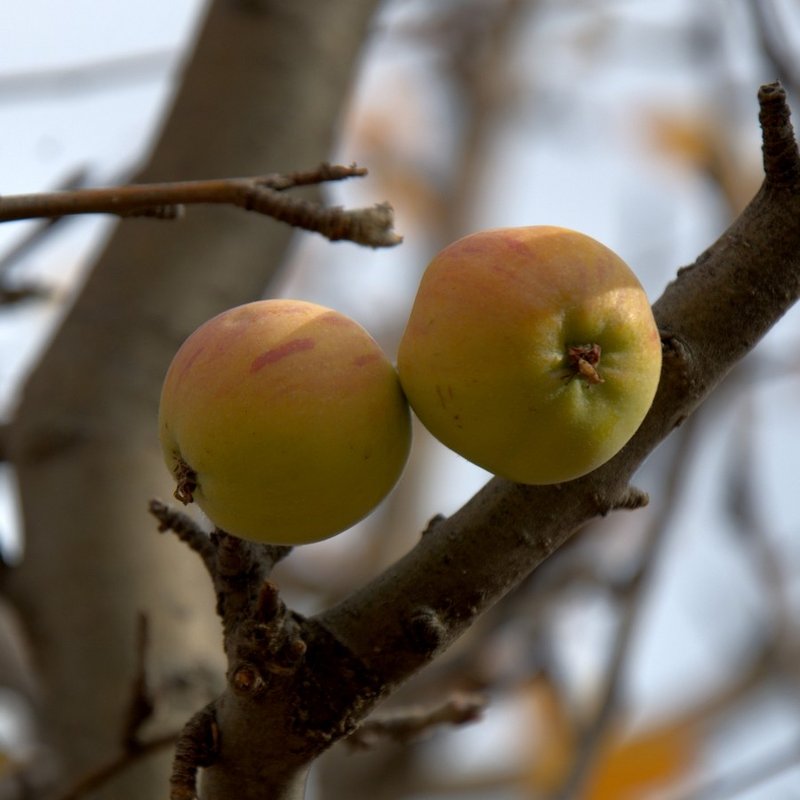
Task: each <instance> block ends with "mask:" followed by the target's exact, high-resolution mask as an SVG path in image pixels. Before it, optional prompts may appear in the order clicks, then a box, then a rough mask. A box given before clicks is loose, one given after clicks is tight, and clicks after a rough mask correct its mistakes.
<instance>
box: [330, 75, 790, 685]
mask: <svg viewBox="0 0 800 800" xmlns="http://www.w3.org/2000/svg"><path fill="white" fill-rule="evenodd" d="M759 102H760V104H761V124H762V128H763V133H764V167H765V173H766V176H765V180H764V184H763V186H762V188H761V190H760V191H759V193H758V194H757V195H756V197H755V198H754V199H753V201H752V202H751V204H750V205H749V206H748V208H747V209H746V210H745V211H744V212H743V213H742V215H741V216H740V217H739V219H738V220H737V221H736V222H734V224H733V225H732V226H731V227H730V228H729V229H728V230H727V231H726V232H725V233H724V234H723V235H722V236H721V237H720V239H719V240H718V241H717V242H716V243H715V244H714V245H713V246H712V247H711V248H709V249H708V250H707V251H706V252H705V253H703V254H702V255H701V256H700V257H699V258H698V259H697V261H696V262H695V264H694V265H692V266H691V267H689V268H685V269H683V270H681V271H680V273H679V275H678V278H677V279H676V280H675V281H673V283H671V284H670V285H669V286H668V287H667V289H666V290H665V292H664V294H663V296H662V297H661V298H660V299H659V300H658V301H657V302H656V303H655V305H654V313H655V315H656V319H657V321H658V324H659V328H660V329H661V331H662V339H663V346H664V363H663V370H662V377H661V382H660V385H659V390H658V393H657V395H656V398H655V400H654V403H653V406H652V408H651V410H650V412H649V414H648V416H647V418H646V419H645V421H644V423H643V424H642V426H641V427H640V429H639V431H638V432H637V434H636V435H635V436H634V438H633V439H632V440H631V441H630V442H629V443H628V445H627V446H626V447H625V448H624V449H623V450H622V451H621V452H620V453H619V454H618V455H617V456H616V457H615V458H614V459H612V460H611V461H610V462H608V463H607V464H605V465H604V466H602V467H601V468H600V469H598V470H596V471H595V472H593V473H592V474H590V475H587V476H585V477H583V478H580V479H578V480H575V481H570V482H569V483H564V484H559V485H554V486H522V485H517V484H513V483H510V482H508V481H505V480H502V479H499V478H494V479H493V480H491V481H490V482H489V483H488V484H487V485H486V486H485V487H484V488H483V489H482V490H481V491H480V492H479V493H478V494H477V495H476V496H475V497H474V498H473V499H472V500H470V501H469V502H468V503H467V504H466V505H465V506H464V507H463V508H462V509H460V510H459V511H457V512H456V513H455V514H454V515H453V516H452V517H450V518H449V519H447V520H444V521H442V522H440V523H439V524H438V525H436V526H435V527H434V528H433V530H431V531H429V532H428V533H427V535H426V536H424V537H423V538H422V539H421V540H420V542H419V543H418V544H417V546H416V547H415V548H414V549H413V550H412V551H411V552H409V553H408V554H407V555H406V556H405V557H404V558H403V559H402V560H400V561H399V562H397V563H396V564H395V565H394V566H392V567H391V568H390V569H389V570H388V571H387V572H386V573H384V574H383V575H381V576H379V577H378V578H377V579H375V580H374V581H373V582H371V583H370V584H368V585H367V586H365V587H363V588H362V589H361V590H360V591H358V592H356V593H354V594H353V595H351V596H350V597H348V598H346V599H345V600H344V601H343V602H342V603H340V604H339V605H338V606H336V607H334V608H331V609H329V610H328V611H326V612H324V613H322V614H321V615H319V617H318V618H317V619H318V621H319V623H320V624H322V625H324V626H325V627H326V628H327V629H328V630H330V631H331V632H333V633H334V634H335V635H336V637H337V638H338V639H339V640H340V641H341V642H342V643H344V644H345V645H346V646H347V648H348V649H349V650H350V651H351V652H352V653H353V654H354V655H356V656H357V657H358V658H359V659H360V660H361V661H362V662H363V663H364V665H365V666H366V667H367V668H368V669H369V670H370V671H371V672H372V673H374V674H375V675H376V676H377V677H378V679H379V680H380V681H381V683H382V694H386V693H389V692H390V691H391V690H392V689H393V688H394V687H395V686H397V685H398V684H399V683H401V682H402V681H404V680H406V679H407V678H408V677H409V676H410V675H411V674H413V673H414V672H415V671H417V670H418V669H419V668H421V667H422V666H423V665H425V664H427V663H428V662H429V661H430V660H431V659H433V658H434V657H435V656H436V655H437V654H438V653H440V652H441V651H442V650H443V649H444V648H446V647H447V646H448V645H449V644H450V643H451V642H452V641H453V640H454V639H455V638H456V637H457V636H459V635H460V634H461V633H463V632H464V631H465V630H466V629H467V627H468V626H469V625H470V624H472V622H473V620H474V619H475V617H476V616H477V615H478V614H480V613H481V612H483V611H484V610H486V609H487V608H488V607H489V606H490V605H492V604H493V603H494V602H496V601H497V600H498V599H499V598H500V597H502V596H503V595H504V594H505V593H506V592H507V591H508V590H509V589H510V588H512V587H513V586H514V585H516V584H517V583H519V581H520V580H522V579H523V578H524V577H525V576H526V575H527V574H528V573H530V572H531V571H532V570H533V569H534V568H535V567H536V566H537V565H538V564H539V563H540V562H541V561H543V560H544V559H545V558H546V557H547V556H548V555H550V554H551V553H552V552H553V551H554V550H556V549H557V548H558V547H560V546H561V545H562V544H563V543H564V542H565V541H566V540H567V539H568V538H569V537H570V536H571V535H572V534H573V533H574V532H575V531H576V530H577V529H578V528H579V527H581V526H582V525H583V524H585V523H586V522H587V521H588V520H589V519H591V518H593V517H595V516H597V515H598V514H603V513H606V512H607V511H609V510H611V509H612V508H615V507H619V506H621V505H622V506H624V505H626V503H625V502H623V498H625V497H627V496H628V495H629V492H630V490H629V488H628V481H629V480H630V477H631V476H632V475H633V473H634V471H635V470H636V469H637V467H638V466H639V465H640V464H641V462H642V461H643V460H644V459H645V458H646V457H647V455H648V454H649V453H650V452H651V451H652V450H653V449H654V448H655V447H656V446H657V445H658V443H659V442H661V440H662V439H664V438H665V437H666V436H667V435H668V434H669V433H670V432H671V431H672V430H673V429H674V428H675V427H676V426H677V425H679V424H680V423H681V422H682V421H683V420H684V419H686V418H687V417H688V416H689V414H691V413H692V411H693V410H694V409H695V408H696V406H697V405H698V404H699V403H700V402H701V401H702V400H703V398H704V397H705V396H706V395H707V394H708V393H709V392H710V391H712V389H713V388H714V387H715V386H716V385H717V383H718V382H719V381H720V380H721V379H722V377H723V376H724V375H725V374H726V373H727V371H728V370H729V369H730V368H731V367H732V366H733V364H735V363H736V362H737V361H738V360H740V359H741V358H742V357H743V356H744V355H745V354H746V353H747V352H748V351H749V350H750V349H752V347H753V346H754V345H755V344H756V343H757V342H758V341H759V339H760V338H761V337H763V336H764V334H765V333H766V332H767V331H768V330H769V329H770V328H771V327H772V325H773V324H774V323H775V322H776V321H777V320H778V319H779V318H780V317H781V316H782V315H783V314H784V313H785V312H786V310H787V309H788V308H789V307H790V306H791V305H792V304H793V303H794V302H795V301H796V300H797V298H798V294H800V225H798V220H799V219H800V191H799V190H800V179H799V178H798V176H800V157H798V152H797V145H796V142H795V141H794V135H793V132H792V129H791V126H790V124H789V121H788V115H789V112H788V108H787V107H786V97H785V93H784V91H783V90H782V88H781V87H780V86H779V85H777V84H771V85H768V86H764V87H762V89H761V91H760V92H759ZM422 623H424V625H423V624H422ZM421 634H422V635H421Z"/></svg>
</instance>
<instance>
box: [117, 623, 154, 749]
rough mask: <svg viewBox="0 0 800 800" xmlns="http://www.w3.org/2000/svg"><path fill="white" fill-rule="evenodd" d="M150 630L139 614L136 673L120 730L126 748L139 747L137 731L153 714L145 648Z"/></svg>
mask: <svg viewBox="0 0 800 800" xmlns="http://www.w3.org/2000/svg"><path fill="white" fill-rule="evenodd" d="M149 634H150V631H149V624H148V619H147V616H146V615H145V614H139V619H138V620H137V624H136V673H135V675H134V677H133V687H132V689H133V690H132V692H131V701H130V704H129V706H128V713H127V715H126V719H125V725H124V727H123V731H122V744H123V746H124V747H125V749H126V750H128V751H130V750H136V749H138V748H139V747H141V745H142V743H141V739H140V737H139V733H140V731H141V728H142V725H144V723H145V722H147V720H148V719H150V717H152V716H153V710H154V708H155V705H154V702H153V695H152V693H151V692H150V687H149V686H148V681H147V649H148V646H149V639H150V635H149Z"/></svg>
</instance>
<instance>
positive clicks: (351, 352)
mask: <svg viewBox="0 0 800 800" xmlns="http://www.w3.org/2000/svg"><path fill="white" fill-rule="evenodd" d="M410 431H411V428H410V412H409V409H408V404H407V402H406V400H405V397H404V396H403V393H402V390H401V388H400V383H399V381H398V378H397V372H396V370H395V369H394V367H393V366H392V364H391V363H390V362H389V361H388V359H387V358H386V356H385V354H384V353H383V351H382V350H381V349H380V347H379V345H378V344H377V342H375V340H374V339H373V338H372V337H371V336H370V335H369V333H367V331H365V330H364V329H363V328H362V327H361V326H360V325H359V324H358V323H356V322H354V321H353V320H351V319H349V318H348V317H346V316H344V315H343V314H340V313H339V312H337V311H334V310H332V309H329V308H325V307H323V306H319V305H316V304H314V303H308V302H303V301H298V300H263V301H259V302H254V303H248V304H246V305H242V306H238V307H236V308H233V309H230V310H228V311H225V312H223V313H222V314H219V315H218V316H216V317H214V318H213V319H211V320H209V321H208V322H206V323H205V324H203V325H201V326H200V327H199V328H198V329H197V330H196V331H195V332H194V333H193V334H192V335H191V336H189V338H188V339H187V340H186V341H185V342H184V343H183V345H182V346H181V347H180V349H179V350H178V352H177V353H176V355H175V357H174V359H173V361H172V364H171V365H170V367H169V370H168V371H167V374H166V377H165V379H164V385H163V388H162V392H161V403H160V408H159V433H160V440H161V445H162V449H163V452H164V458H165V460H166V463H167V467H168V468H169V469H170V471H171V472H172V473H173V475H174V476H175V477H176V479H177V480H178V482H179V485H178V490H176V497H178V498H179V499H182V500H183V501H184V502H188V501H189V500H192V499H194V500H195V501H196V502H197V504H198V505H199V506H200V508H201V509H202V510H203V511H204V512H205V513H206V515H207V516H208V517H209V518H210V519H211V521H212V522H213V523H214V524H215V525H216V526H217V527H219V528H221V529H223V530H225V531H226V532H227V533H231V534H234V535H236V536H238V537H241V538H244V539H250V540H252V541H259V542H268V543H273V544H301V543H306V542H312V541H317V540H320V539H324V538H327V537H329V536H333V535H334V534H336V533H339V532H340V531H342V530H344V529H346V528H349V527H350V526H351V525H353V524H355V523H356V522H358V520H360V519H362V518H363V517H364V516H366V515H367V514H368V513H369V512H370V511H371V510H372V509H373V508H374V507H375V506H376V505H377V504H378V503H379V502H380V501H381V500H382V499H383V498H384V496H385V495H386V494H387V493H388V492H389V490H390V489H391V488H392V487H393V486H394V484H395V483H396V481H397V479H398V478H399V476H400V473H401V472H402V470H403V467H404V465H405V462H406V459H407V457H408V452H409V447H410V441H411V439H410V437H411V432H410Z"/></svg>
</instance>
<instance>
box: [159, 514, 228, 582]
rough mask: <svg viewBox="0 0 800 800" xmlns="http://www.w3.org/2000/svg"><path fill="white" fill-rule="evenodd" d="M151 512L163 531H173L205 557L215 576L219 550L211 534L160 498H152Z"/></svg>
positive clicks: (207, 566)
mask: <svg viewBox="0 0 800 800" xmlns="http://www.w3.org/2000/svg"><path fill="white" fill-rule="evenodd" d="M149 510H150V513H151V514H152V515H153V516H154V517H155V518H156V519H157V520H158V529H159V531H161V532H164V531H172V532H173V533H175V534H176V535H177V537H178V538H179V539H180V540H181V541H182V542H184V543H186V544H188V545H189V547H190V548H191V549H192V550H194V551H195V553H197V554H198V555H199V556H200V558H202V559H203V563H204V564H205V566H206V569H207V570H208V572H209V574H210V575H211V576H212V577H213V576H214V575H215V574H216V569H217V566H216V565H217V551H216V548H215V547H214V545H213V543H212V542H211V539H210V538H209V535H208V534H207V533H206V532H205V531H204V530H202V529H201V528H200V527H199V526H198V525H197V523H196V522H195V521H194V520H193V519H192V518H191V517H190V516H188V515H187V514H183V513H181V512H180V511H175V510H174V509H172V508H170V507H169V506H168V505H166V504H164V503H162V502H161V501H160V500H151V501H150V505H149Z"/></svg>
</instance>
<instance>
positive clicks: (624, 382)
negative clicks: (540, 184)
mask: <svg viewBox="0 0 800 800" xmlns="http://www.w3.org/2000/svg"><path fill="white" fill-rule="evenodd" d="M397 366H398V371H399V374H400V382H401V384H402V386H403V389H404V391H405V393H406V396H407V397H408V400H409V402H410V404H411V407H412V408H413V410H414V412H415V413H416V414H417V416H418V417H419V419H420V420H421V421H422V423H423V424H424V425H425V427H427V428H428V430H429V431H430V432H431V433H432V434H433V435H434V436H435V437H436V438H437V439H439V440H440V441H441V442H443V443H444V444H445V445H447V446H448V447H449V448H451V449H452V450H454V451H456V452H457V453H460V454H461V455H462V456H464V457H465V458H467V459H469V460H470V461H472V462H474V463H475V464H478V465H479V466H481V467H483V468H485V469H487V470H489V471H490V472H493V473H495V474H497V475H500V476H502V477H505V478H508V479H510V480H513V481H516V482H519V483H527V484H550V483H560V482H562V481H567V480H571V479H573V478H577V477H579V476H581V475H584V474H586V473H588V472H590V471H591V470H593V469H595V468H596V467H598V466H600V465H601V464H603V463H604V462H606V461H608V459H610V458H611V457H612V456H613V455H615V454H616V453H617V452H618V451H619V450H620V449H621V448H622V447H623V446H624V445H625V443H626V442H627V441H628V440H629V439H630V438H631V436H632V435H633V434H634V432H635V431H636V429H637V428H638V427H639V425H640V423H641V422H642V420H643V419H644V416H645V414H646V413H647V411H648V409H649V408H650V405H651V403H652V401H653V397H654V395H655V392H656V387H657V386H658V381H659V377H660V374H661V342H660V337H659V333H658V329H657V327H656V323H655V320H654V319H653V314H652V311H651V309H650V304H649V302H648V300H647V297H646V295H645V292H644V290H643V288H642V286H641V284H640V283H639V281H638V280H637V278H636V276H635V275H634V274H633V272H632V271H631V270H630V268H629V267H628V266H627V265H626V264H625V263H624V262H623V261H622V259H620V258H619V257H618V256H617V255H616V254H615V253H613V252H612V251H611V250H609V249H608V248H607V247H605V246H604V245H602V244H600V243H599V242H597V241H595V240H594V239H592V238H590V237H588V236H585V235H583V234H581V233H577V232H576V231H572V230H567V229H565V228H557V227H550V226H531V227H522V228H499V229H495V230H488V231H484V232H481V233H475V234H472V235H470V236H466V237H464V238H462V239H459V240H458V241H456V242H454V243H453V244H451V245H449V246H448V247H446V248H445V249H444V250H442V251H441V252H440V253H439V254H438V255H437V256H436V257H435V258H434V259H433V261H432V262H431V263H430V264H429V265H428V267H427V269H426V271H425V273H424V275H423V277H422V280H421V282H420V286H419V290H418V292H417V296H416V299H415V301H414V305H413V308H412V311H411V314H410V317H409V320H408V324H407V326H406V329H405V332H404V334H403V337H402V339H401V343H400V346H399V351H398V360H397Z"/></svg>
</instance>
